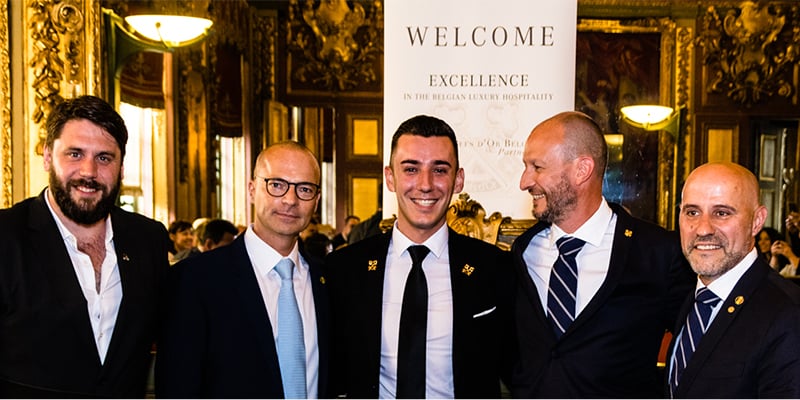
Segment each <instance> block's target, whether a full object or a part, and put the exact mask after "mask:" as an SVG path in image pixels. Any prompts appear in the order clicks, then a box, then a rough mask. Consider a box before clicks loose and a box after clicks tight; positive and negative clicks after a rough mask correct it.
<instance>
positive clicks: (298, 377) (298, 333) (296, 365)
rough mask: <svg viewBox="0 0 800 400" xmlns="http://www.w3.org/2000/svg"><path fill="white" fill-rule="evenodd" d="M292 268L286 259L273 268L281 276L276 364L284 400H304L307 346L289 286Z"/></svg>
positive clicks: (292, 292) (292, 290) (298, 312)
mask: <svg viewBox="0 0 800 400" xmlns="http://www.w3.org/2000/svg"><path fill="white" fill-rule="evenodd" d="M293 267H294V263H293V262H292V260H290V259H288V258H283V259H281V261H280V262H278V264H277V265H276V266H275V270H276V271H278V275H280V276H281V291H280V294H278V362H279V363H280V366H281V381H282V382H283V395H284V397H286V398H287V399H305V398H306V346H305V342H304V341H303V321H302V319H300V309H299V308H298V307H297V299H296V298H295V297H294V286H293V285H292V270H293V269H294V268H293Z"/></svg>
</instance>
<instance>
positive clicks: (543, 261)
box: [512, 112, 694, 398]
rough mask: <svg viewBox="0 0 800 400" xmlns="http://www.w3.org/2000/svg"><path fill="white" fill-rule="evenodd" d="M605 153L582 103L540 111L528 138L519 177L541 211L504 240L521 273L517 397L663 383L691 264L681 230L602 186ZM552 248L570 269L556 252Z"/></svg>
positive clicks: (620, 390)
mask: <svg viewBox="0 0 800 400" xmlns="http://www.w3.org/2000/svg"><path fill="white" fill-rule="evenodd" d="M607 157H608V149H607V146H606V142H605V138H604V137H603V133H602V131H601V130H600V127H598V126H597V124H596V123H595V122H594V121H593V120H592V119H591V118H589V117H588V116H587V115H585V114H583V113H579V112H564V113H560V114H557V115H555V116H553V117H551V118H549V119H547V120H545V121H544V122H542V123H541V124H539V125H538V126H536V127H535V128H534V129H533V131H532V132H531V134H530V136H528V139H527V142H526V143H525V150H524V153H523V162H524V164H525V170H524V171H523V173H522V177H521V178H520V188H521V189H522V190H525V191H527V192H528V193H530V195H531V200H532V208H533V215H534V216H535V217H536V219H537V220H538V222H537V223H536V225H534V226H533V227H532V228H531V229H529V230H528V231H526V232H525V233H523V234H522V235H520V237H519V238H517V240H516V241H515V242H514V245H513V248H512V252H513V254H514V260H515V267H516V268H517V276H518V277H519V282H520V285H519V287H520V292H519V293H518V294H517V296H516V298H517V302H516V304H517V307H516V322H517V324H516V325H517V336H518V338H519V340H518V342H519V349H520V351H519V354H520V362H519V365H518V366H517V368H515V370H514V376H513V378H512V394H513V395H514V396H515V397H520V398H564V397H570V398H607V397H611V398H631V397H638V398H647V397H659V396H661V395H662V378H661V376H660V375H659V371H658V369H657V361H658V351H659V348H660V346H661V341H662V338H663V337H664V332H665V331H666V330H668V329H669V328H671V327H672V325H673V324H674V321H675V318H676V317H677V314H678V310H679V309H680V305H681V302H683V299H684V298H685V297H686V295H687V294H688V293H689V291H690V290H691V288H692V283H693V281H694V276H693V274H692V271H691V269H690V268H689V265H688V264H687V262H686V259H685V258H684V257H683V255H682V254H681V250H680V243H679V240H678V235H677V234H673V233H670V232H667V231H665V230H664V229H663V228H661V227H659V226H656V225H654V224H652V223H649V222H645V221H643V220H640V219H637V218H635V217H633V216H631V215H630V214H629V213H628V212H627V211H625V209H623V207H622V206H620V205H618V204H613V203H608V202H607V201H606V200H605V198H603V174H604V172H605V168H606V162H607ZM559 243H566V244H569V245H571V244H576V243H578V244H581V246H577V247H574V248H571V249H568V250H566V247H569V246H560V245H559ZM560 248H565V250H564V253H566V254H568V255H569V256H570V257H571V259H572V260H574V263H575V264H574V268H575V269H574V270H572V271H564V270H563V269H562V268H566V266H567V265H565V264H562V263H559V265H557V264H556V261H557V260H560V259H561V257H562V254H561V251H560ZM557 267H558V268H557ZM569 277H572V281H571V283H572V284H574V286H570V287H569V289H566V287H567V285H566V284H562V283H561V282H567V281H568V280H569ZM551 293H558V294H559V296H555V295H552V296H551ZM569 299H571V300H572V301H571V304H568V300H569ZM567 311H568V313H567ZM568 317H570V320H567V319H566V318H568Z"/></svg>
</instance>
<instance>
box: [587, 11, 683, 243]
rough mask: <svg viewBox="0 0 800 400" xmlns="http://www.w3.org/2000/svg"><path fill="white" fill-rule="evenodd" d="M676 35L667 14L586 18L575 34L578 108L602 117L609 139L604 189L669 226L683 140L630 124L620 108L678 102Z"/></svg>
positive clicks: (642, 214) (641, 215)
mask: <svg viewBox="0 0 800 400" xmlns="http://www.w3.org/2000/svg"><path fill="white" fill-rule="evenodd" d="M676 37H677V33H676V27H675V24H674V22H673V21H671V20H669V19H653V18H647V19H641V20H631V21H621V20H595V19H582V20H579V22H578V35H577V41H576V69H575V109H576V110H578V111H582V112H584V113H586V114H588V115H589V116H591V117H592V118H593V119H594V120H595V121H596V122H597V123H598V125H599V126H600V128H601V129H602V130H603V133H604V134H605V137H606V142H607V144H608V146H609V164H608V166H607V168H606V177H605V182H604V189H603V195H604V196H605V197H606V199H607V200H608V201H610V202H615V203H619V204H621V205H623V206H625V207H626V208H627V209H628V210H630V211H631V213H632V214H633V215H635V216H637V217H639V218H642V219H645V220H649V221H651V222H654V223H657V224H659V225H662V226H664V227H667V228H673V227H674V220H675V203H676V196H675V192H676V188H677V177H678V169H679V164H680V162H679V161H680V160H679V159H678V158H679V156H680V153H679V151H680V150H679V148H678V144H679V141H678V140H675V138H673V137H672V136H671V135H670V134H669V133H667V132H665V131H647V130H644V129H642V128H637V127H634V126H632V125H629V124H628V123H627V122H625V121H624V120H623V119H622V117H621V113H620V109H621V108H622V107H625V106H629V105H639V104H658V105H668V106H673V107H675V106H676V100H675V99H676V98H677V97H678V96H677V95H676V93H677V91H678V90H679V89H681V88H683V86H685V85H687V84H686V83H683V82H677V83H675V84H673V82H675V79H674V78H673V77H674V72H675V69H676V65H677V63H678V61H677V60H678V54H679V53H680V52H678V51H676V42H677V39H676ZM685 47H687V48H688V47H690V43H686V44H685ZM684 56H685V54H684ZM686 79H687V81H688V76H687V78H686ZM676 86H681V88H678V87H676Z"/></svg>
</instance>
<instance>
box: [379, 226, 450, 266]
mask: <svg viewBox="0 0 800 400" xmlns="http://www.w3.org/2000/svg"><path fill="white" fill-rule="evenodd" d="M449 237H450V232H449V230H448V228H447V224H446V223H445V224H443V225H442V226H441V227H440V228H439V229H438V230H437V231H436V232H435V233H434V234H433V235H431V237H429V238H428V240H426V241H425V242H423V243H414V242H412V241H411V239H409V238H408V236H406V235H404V234H403V232H400V230H399V229H397V221H395V223H394V228H393V229H392V252H393V253H394V256H395V258H399V257H400V255H401V254H403V252H404V251H406V249H408V246H413V245H417V244H421V245H424V246H425V247H427V248H428V250H430V252H431V254H433V255H434V256H435V257H436V258H441V257H442V255H444V253H445V252H446V251H447V241H448V239H449Z"/></svg>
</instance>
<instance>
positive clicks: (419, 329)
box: [396, 246, 429, 399]
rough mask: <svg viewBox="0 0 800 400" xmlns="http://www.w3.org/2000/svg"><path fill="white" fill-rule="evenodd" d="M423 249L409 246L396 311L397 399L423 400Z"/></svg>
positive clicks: (425, 287) (425, 316)
mask: <svg viewBox="0 0 800 400" xmlns="http://www.w3.org/2000/svg"><path fill="white" fill-rule="evenodd" d="M428 251H429V250H428V248H427V247H425V246H410V247H409V248H408V253H409V254H410V255H411V272H409V273H408V278H407V279H406V288H405V291H404V292H403V309H402V311H400V332H399V333H400V336H399V343H398V346H397V393H396V397H397V398H398V399H424V398H425V346H426V344H427V336H428V335H427V333H428V282H427V281H426V280H425V272H423V271H422V260H424V259H425V256H427V255H428Z"/></svg>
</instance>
